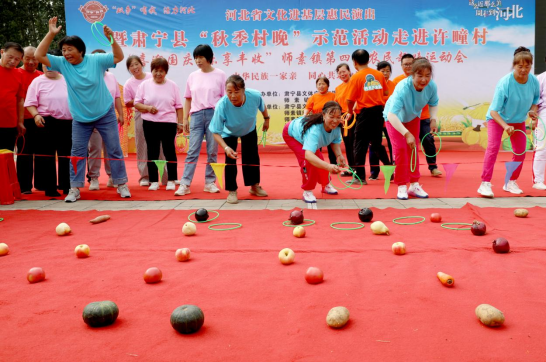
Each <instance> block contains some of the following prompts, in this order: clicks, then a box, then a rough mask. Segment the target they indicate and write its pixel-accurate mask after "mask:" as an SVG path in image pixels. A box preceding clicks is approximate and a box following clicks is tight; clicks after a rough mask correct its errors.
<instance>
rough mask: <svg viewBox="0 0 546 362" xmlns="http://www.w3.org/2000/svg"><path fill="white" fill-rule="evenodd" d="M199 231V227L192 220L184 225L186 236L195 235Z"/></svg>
mask: <svg viewBox="0 0 546 362" xmlns="http://www.w3.org/2000/svg"><path fill="white" fill-rule="evenodd" d="M196 232H197V227H196V226H195V224H194V223H192V222H187V223H185V224H184V226H182V233H183V234H184V235H186V236H191V235H195V233H196Z"/></svg>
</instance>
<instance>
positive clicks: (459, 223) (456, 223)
mask: <svg viewBox="0 0 546 362" xmlns="http://www.w3.org/2000/svg"><path fill="white" fill-rule="evenodd" d="M445 225H463V226H472V224H467V223H465V222H447V223H445V224H442V225H440V226H441V227H443V228H444V229H449V230H470V228H450V227H448V226H445Z"/></svg>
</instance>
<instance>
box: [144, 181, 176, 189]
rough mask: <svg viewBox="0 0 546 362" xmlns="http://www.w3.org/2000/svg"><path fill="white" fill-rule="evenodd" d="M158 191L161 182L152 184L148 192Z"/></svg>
mask: <svg viewBox="0 0 546 362" xmlns="http://www.w3.org/2000/svg"><path fill="white" fill-rule="evenodd" d="M157 190H159V182H152V183H150V187H148V191H157ZM173 190H174V189H173Z"/></svg>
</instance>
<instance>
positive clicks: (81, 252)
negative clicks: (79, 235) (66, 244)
mask: <svg viewBox="0 0 546 362" xmlns="http://www.w3.org/2000/svg"><path fill="white" fill-rule="evenodd" d="M90 252H91V249H89V246H88V245H86V244H80V245H78V246H76V249H74V254H76V256H77V257H78V258H87V257H88V256H89V253H90Z"/></svg>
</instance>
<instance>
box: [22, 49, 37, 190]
mask: <svg viewBox="0 0 546 362" xmlns="http://www.w3.org/2000/svg"><path fill="white" fill-rule="evenodd" d="M24 51H25V52H24V54H23V66H22V67H21V68H19V69H18V70H19V72H20V73H21V77H22V79H23V92H24V94H25V98H26V96H27V90H28V87H29V86H30V83H32V81H33V80H34V79H35V78H37V77H39V76H40V75H42V74H44V73H42V72H40V71H39V70H37V69H36V68H37V67H38V64H40V63H39V62H38V61H37V60H36V58H35V57H34V52H35V51H36V48H34V47H32V46H28V47H26V48H25V49H24ZM24 118H25V120H24V124H25V129H26V133H25V138H24V139H23V137H20V138H19V139H18V140H17V150H18V153H23V154H24V155H19V156H18V157H17V179H18V181H19V185H20V186H21V192H22V193H23V194H31V193H32V176H33V175H34V186H35V187H36V188H40V189H41V188H42V187H41V185H37V182H36V175H35V173H34V154H35V153H36V149H37V147H36V145H37V144H38V142H40V139H39V137H40V135H43V132H40V131H39V130H38V127H36V123H35V122H34V118H32V115H31V114H30V113H29V111H28V110H26V109H25V115H24ZM42 141H43V140H42Z"/></svg>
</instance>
